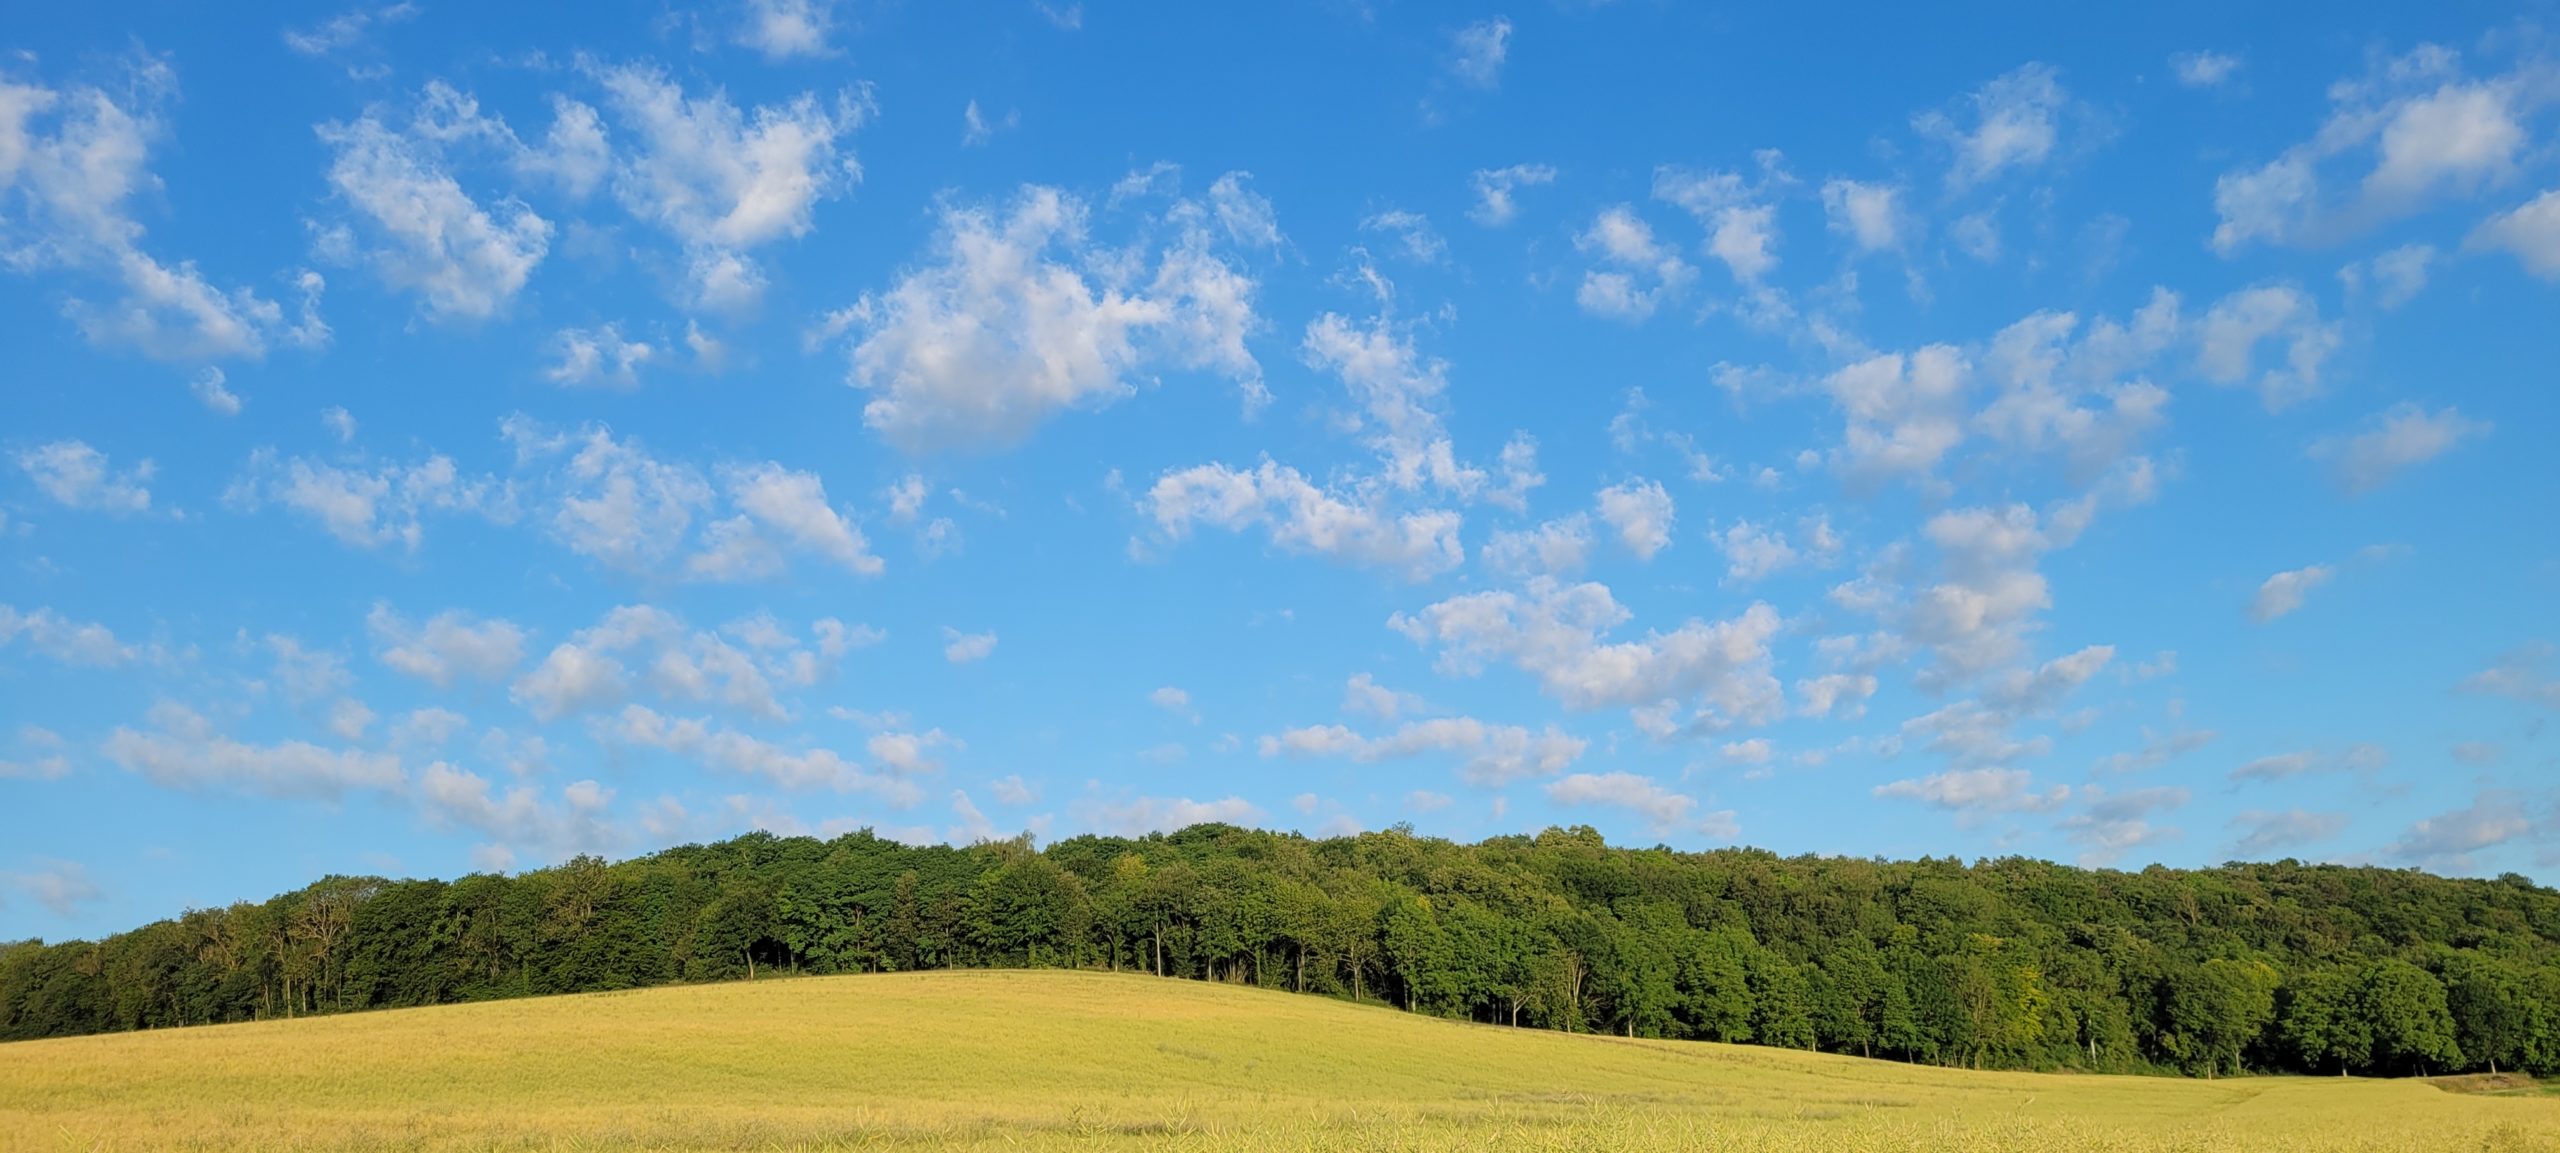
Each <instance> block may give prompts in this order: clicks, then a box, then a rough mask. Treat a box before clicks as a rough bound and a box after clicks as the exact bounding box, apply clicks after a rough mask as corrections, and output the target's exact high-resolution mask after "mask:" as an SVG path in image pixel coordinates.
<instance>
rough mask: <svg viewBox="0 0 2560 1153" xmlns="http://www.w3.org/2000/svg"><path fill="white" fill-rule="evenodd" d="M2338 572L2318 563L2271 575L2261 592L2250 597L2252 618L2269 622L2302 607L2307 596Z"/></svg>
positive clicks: (2260, 589) (2260, 622)
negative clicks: (2303, 599)
mask: <svg viewBox="0 0 2560 1153" xmlns="http://www.w3.org/2000/svg"><path fill="white" fill-rule="evenodd" d="M2335 575H2337V572H2336V570H2335V569H2332V568H2330V567H2329V566H2327V565H2317V564H2316V565H2311V566H2308V567H2305V568H2298V569H2288V570H2286V571H2284V572H2280V573H2277V574H2276V575H2274V576H2271V577H2268V578H2267V579H2266V580H2265V581H2264V582H2262V583H2260V584H2259V585H2258V592H2257V595H2255V596H2252V597H2250V598H2249V619H2250V620H2253V621H2256V622H2258V623H2259V624H2265V623H2267V622H2268V621H2271V620H2274V619H2276V618H2277V617H2280V616H2283V615H2285V614H2286V613H2290V612H2292V611H2293V610H2295V609H2298V608H2301V607H2302V598H2303V597H2305V596H2306V595H2308V594H2309V593H2310V592H2311V590H2313V589H2316V588H2318V587H2320V586H2321V585H2324V584H2327V583H2329V578H2330V577H2332V576H2335Z"/></svg>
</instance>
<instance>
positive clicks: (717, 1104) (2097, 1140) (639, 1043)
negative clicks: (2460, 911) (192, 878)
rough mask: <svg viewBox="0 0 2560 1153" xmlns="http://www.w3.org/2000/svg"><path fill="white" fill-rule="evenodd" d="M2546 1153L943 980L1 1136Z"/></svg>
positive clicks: (2507, 1124)
mask: <svg viewBox="0 0 2560 1153" xmlns="http://www.w3.org/2000/svg"><path fill="white" fill-rule="evenodd" d="M898 1147H921V1148H986V1149H1092V1150H1109V1149H1122V1148H1138V1147H1144V1148H1166V1149H1198V1150H1239V1151H1241V1150H1263V1149H1308V1150H1324V1149H1452V1148H1465V1149H1555V1150H1566V1149H1571V1150H1595V1151H1597V1150H1643V1149H1663V1150H1671V1149H1683V1150H1701V1149H1704V1150H1723V1149H1732V1150H1745V1149H1751V1150H1761V1149H1767V1150H1816V1149H1820V1150H1924V1149H1925V1150H1940V1149H1962V1150H1976V1151H1983V1153H1991V1151H2007V1150H2018V1151H2021V1153H2024V1151H2027V1150H2037V1151H2048V1150H2076V1149H2088V1150H2110V1151H2118V1153H2150V1151H2155V1150H2162V1151H2165V1150H2196V1151H2203V1150H2233V1149H2266V1150H2286V1151H2306V1153H2307V1151H2310V1150H2371V1151H2375V1153H2382V1151H2394V1153H2397V1151H2415V1150H2456V1149H2459V1150H2481V1151H2489V1153H2505V1151H2509V1150H2514V1151H2523V1150H2548V1149H2560V1097H2548V1096H2478V1095H2461V1094H2456V1093H2451V1092H2447V1091H2444V1090H2443V1089H2440V1088H2437V1087H2435V1086H2433V1085H2429V1084H2426V1083H2423V1082H2415V1081H2366V1080H2343V1079H2335V1078H2281V1077H2264V1078H2242V1079H2227V1080H2223V1081H2189V1080H2172V1079H2166V1078H2131V1077H2114V1078H2110V1077H2083V1076H2047V1075H2037V1074H2022V1073H1972V1072H1963V1071H1957V1070H1948V1069H1938V1068H1930V1067H1925V1066H1923V1067H1912V1066H1905V1065H1899V1064H1894V1063H1891V1062H1881V1061H1862V1060H1857V1059H1853V1058H1846V1057H1834V1056H1825V1055H1821V1054H1811V1053H1797V1052H1791V1051H1785V1050H1776V1049H1767V1048H1746V1047H1733V1046H1721V1045H1709V1044H1700V1043H1689V1042H1669V1041H1628V1040H1623V1039H1618V1038H1609V1037H1591V1036H1570V1035H1564V1034H1558V1033H1549V1032H1541V1031H1536V1030H1527V1029H1519V1030H1515V1029H1504V1028H1497V1027H1493V1026H1485V1025H1469V1024H1460V1023H1455V1022H1448V1021H1440V1020H1434V1019H1430V1018H1425V1017H1416V1016H1412V1015H1408V1014H1403V1013H1398V1012H1393V1011H1391V1010H1387V1009H1383V1008H1377V1007H1371V1006H1360V1005H1350V1004H1343V1003H1339V1002H1334V1001H1329V1000H1324V999H1320V998H1315V997H1302V996H1291V995H1287V994H1282V993H1274V992H1264V991H1257V990H1252V989H1245V988H1239V987H1231V986H1224V985H1211V984H1203V983H1199V982H1189V981H1168V980H1158V979H1153V978H1148V977H1140V976H1128V975H1106V974H1096V973H1073V972H934V973H919V974H899V975H888V976H867V977H833V978H807V979H797V980H778V981H763V982H756V983H747V984H723V985H711V986H688V987H677V988H661V989H652V990H646V991H639V992H629V993H606V994H591V995H585V996H574V997H557V998H547V999H536V1000H520V1001H506V1002H494V1003H484V1004H474V1005H459V1006H446V1007H439V1008H430V1009H412V1010H399V1011H391V1012H381V1013H366V1014H355V1015H349V1016H341V1017H323V1018H312V1019H305V1020H299V1021H273V1022H261V1023H255V1024H245V1025H221V1026H212V1027H205V1028H193V1029H184V1030H174V1031H161V1032H153V1033H139V1034H121V1035H112V1036H97V1037H77V1038H66V1039H61V1040H49V1041H32V1042H24V1043H18V1044H8V1045H0V1149H9V1150H49V1149H62V1150H72V1149H81V1150H87V1149H180V1148H187V1149H250V1148H256V1149H279V1148H295V1149H316V1148H331V1149H416V1148H425V1149H491V1148H497V1149H543V1150H552V1149H562V1150H595V1151H606V1150H624V1149H690V1148H754V1149H800V1148H811V1149H818V1148H848V1149H874V1148H898Z"/></svg>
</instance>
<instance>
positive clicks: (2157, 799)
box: [2062, 785, 2188, 866]
mask: <svg viewBox="0 0 2560 1153" xmlns="http://www.w3.org/2000/svg"><path fill="white" fill-rule="evenodd" d="M2083 795H2084V796H2087V797H2090V798H2091V799H2090V800H2089V802H2088V804H2087V806H2086V807H2085V808H2083V809H2082V810H2081V811H2080V812H2078V813H2075V814H2073V815H2072V816H2071V817H2069V818H2068V819H2066V820H2064V821H2063V822H2062V831H2063V833H2064V835H2066V836H2068V837H2070V838H2071V839H2072V840H2073V841H2075V842H2077V843H2079V844H2081V845H2083V846H2085V847H2086V848H2085V851H2083V852H2082V853H2081V854H2080V863H2081V864H2083V865H2089V866H2102V865H2110V864H2114V863H2115V862H2116V861H2117V860H2118V859H2120V858H2122V857H2123V856H2124V854H2126V853H2128V852H2131V851H2133V850H2134V849H2136V848H2139V847H2141V846H2143V845H2149V844H2156V843H2158V842H2160V841H2164V840H2170V839H2172V838H2175V837H2177V836H2178V835H2179V831H2178V830H2177V829H2173V828H2166V827H2163V826H2160V825H2157V824H2154V823H2153V817H2154V816H2155V815H2156V814H2158V813H2161V812H2165V811H2167V810H2170V809H2176V808H2182V807H2184V806H2185V805H2186V803H2187V799H2188V793H2187V790H2185V789H2182V788H2177V787H2175V786H2166V785H2164V786H2160V787H2156V788H2148V789H2134V790H2131V791H2128V792H2122V793H2108V792H2105V791H2103V790H2100V789H2098V788H2096V787H2095V786H2092V787H2091V788H2089V789H2087V790H2085V791H2084V794H2083Z"/></svg>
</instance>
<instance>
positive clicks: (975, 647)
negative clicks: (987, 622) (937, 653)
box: [942, 627, 996, 665]
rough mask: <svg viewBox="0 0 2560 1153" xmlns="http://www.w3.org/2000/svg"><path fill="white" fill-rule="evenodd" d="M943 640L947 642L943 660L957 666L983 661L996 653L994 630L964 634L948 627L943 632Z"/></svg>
mask: <svg viewBox="0 0 2560 1153" xmlns="http://www.w3.org/2000/svg"><path fill="white" fill-rule="evenodd" d="M942 639H943V641H944V642H945V643H944V644H943V646H942V658H943V659H944V660H947V661H950V662H951V663H952V664H955V665H965V664H969V663H971V662H973V661H983V660H985V659H987V658H988V657H990V656H993V655H994V654H995V651H996V634H995V630H993V629H989V630H988V631H986V632H982V633H964V632H961V631H960V630H958V629H955V628H949V627H946V628H944V629H943V630H942Z"/></svg>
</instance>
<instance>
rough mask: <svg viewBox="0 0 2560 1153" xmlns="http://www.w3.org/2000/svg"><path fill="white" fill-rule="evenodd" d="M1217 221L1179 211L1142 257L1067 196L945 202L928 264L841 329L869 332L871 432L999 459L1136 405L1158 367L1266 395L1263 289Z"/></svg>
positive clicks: (1043, 192) (859, 359)
mask: <svg viewBox="0 0 2560 1153" xmlns="http://www.w3.org/2000/svg"><path fill="white" fill-rule="evenodd" d="M1221 183H1222V185H1223V186H1224V187H1226V188H1227V189H1228V194H1227V198H1226V199H1227V200H1228V201H1229V202H1230V205H1229V211H1228V212H1226V213H1225V214H1224V215H1225V216H1227V217H1230V218H1234V219H1235V220H1237V221H1238V225H1237V226H1238V227H1242V226H1243V222H1244V221H1245V220H1247V219H1248V218H1253V217H1256V216H1260V217H1267V215H1268V212H1269V205H1268V202H1265V201H1262V200H1261V198H1260V197H1259V196H1256V195H1254V194H1253V193H1252V192H1251V191H1250V190H1249V189H1247V188H1244V187H1243V185H1242V183H1241V180H1240V179H1237V174H1230V175H1229V178H1228V180H1227V181H1222V182H1221ZM1248 209H1249V210H1250V211H1248ZM1220 220H1221V214H1220V213H1219V212H1218V211H1217V208H1216V206H1213V205H1208V204H1202V203H1200V202H1198V201H1192V200H1183V199H1177V200H1176V201H1175V202H1174V204H1173V205H1172V207H1171V208H1170V209H1169V210H1168V211H1166V212H1165V213H1164V214H1162V216H1161V217H1160V218H1158V219H1156V220H1154V221H1152V222H1150V223H1152V225H1153V226H1154V227H1155V228H1156V229H1158V230H1164V231H1169V232H1170V233H1171V238H1170V239H1169V240H1167V241H1165V242H1164V243H1162V244H1160V245H1153V246H1150V247H1149V249H1148V251H1147V252H1146V254H1145V255H1144V256H1143V257H1142V258H1138V259H1132V258H1130V257H1129V255H1128V254H1127V253H1125V252H1123V251H1122V250H1120V249H1119V248H1118V247H1116V246H1112V245H1107V244H1103V243H1098V242H1097V241H1096V240H1095V239H1094V238H1093V236H1092V235H1091V227H1092V220H1091V212H1090V210H1089V209H1088V208H1087V206H1086V205H1085V204H1084V202H1083V201H1081V200H1079V199H1078V198H1076V197H1075V196H1073V195H1071V194H1068V193H1066V192H1062V191H1060V190H1058V189H1055V188H1046V187H1041V186H1038V185H1026V186H1024V188H1023V189H1022V191H1021V193H1020V194H1019V195H1017V196H1016V197H1015V199H1014V201H1013V203H1012V204H1011V205H1010V206H1008V207H1007V208H1006V209H1004V210H1002V211H996V210H990V209H987V208H982V207H976V206H969V205H961V204H945V205H944V206H943V207H942V208H941V210H940V221H939V227H938V229H937V235H936V238H935V240H934V244H933V249H932V252H931V256H930V258H929V259H928V260H927V262H926V263H924V264H923V265H921V266H918V267H915V268H912V269H910V270H908V271H907V272H906V273H904V274H903V275H902V276H901V277H900V278H899V280H898V281H897V283H896V284H894V285H893V286H891V287H890V288H889V289H887V290H886V291H884V292H879V293H873V294H866V295H865V296H863V297H862V298H861V299H860V300H858V301H856V302H855V303H854V304H853V305H852V306H851V307H850V308H848V309H846V310H844V311H843V312H842V313H839V314H837V316H836V317H834V318H832V319H831V321H830V327H832V328H836V329H838V330H841V329H846V328H850V329H855V330H858V332H859V334H860V335H859V338H858V339H857V340H856V341H855V342H854V344H853V353H852V359H853V372H852V383H853V384H854V385H855V386H857V387H859V388H862V389H864V390H866V391H868V392H870V393H871V394H872V395H871V399H870V400H869V401H868V402H867V403H866V404H864V406H863V423H864V424H865V425H866V426H868V427H869V428H870V429H871V430H872V431H874V432H876V433H878V434H879V435H881V436H882V437H883V438H885V439H887V440H888V441H890V442H891V443H893V444H896V445H898V446H899V447H901V448H904V449H907V450H909V451H929V450H934V449H944V448H992V447H1000V446H1004V445H1009V444H1012V443H1016V442H1018V441H1021V440H1022V439H1024V438H1026V437H1028V436H1029V435H1030V434H1031V432H1032V431H1033V430H1034V429H1035V428H1037V427H1039V426H1040V425H1041V424H1043V423H1046V422H1047V421H1049V420H1050V419H1052V418H1054V417H1056V416H1057V415H1058V414H1060V413H1063V412H1066V411H1069V410H1073V409H1079V408H1083V409H1091V408H1100V407H1104V406H1107V405H1110V404H1112V403H1115V402H1117V401H1119V400H1121V399H1124V398H1126V397H1128V396H1131V395H1133V394H1135V393H1136V392H1137V389H1138V386H1139V383H1140V382H1141V381H1143V380H1145V379H1146V378H1147V375H1148V374H1149V372H1150V370H1153V369H1161V368H1174V369H1185V370H1215V371H1219V372H1223V373H1225V374H1226V375H1228V376H1229V377H1230V378H1232V379H1234V380H1235V381H1237V382H1238V384H1239V386H1240V387H1241V388H1243V389H1244V391H1245V392H1246V394H1247V396H1248V398H1253V397H1257V396H1259V395H1260V394H1261V368H1260V366H1259V365H1258V364H1257V363H1256V362H1255V360H1254V358H1253V355H1252V354H1251V353H1249V352H1247V351H1246V350H1245V346H1244V339H1245V336H1246V335H1247V334H1248V333H1250V332H1251V331H1253V330H1254V328H1255V327H1256V326H1257V324H1258V321H1257V318H1256V317H1255V316H1254V313H1253V296H1254V292H1255V289H1256V285H1255V282H1254V280H1253V278H1252V277H1251V276H1249V275H1247V274H1246V273H1245V272H1243V271H1242V270H1241V269H1240V268H1239V267H1238V266H1237V265H1236V264H1235V263H1233V262H1231V261H1230V260H1229V258H1227V257H1226V256H1223V255H1221V253H1220V252H1219V251H1218V249H1219V246H1220V244H1221V241H1220V239H1219V238H1220V236H1222V235H1226V234H1225V233H1222V232H1219V231H1215V230H1213V229H1212V227H1211V226H1212V225H1213V224H1218V223H1220Z"/></svg>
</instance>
